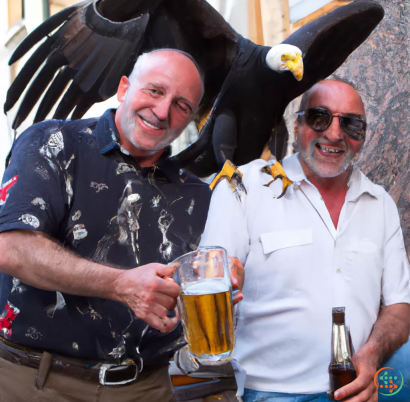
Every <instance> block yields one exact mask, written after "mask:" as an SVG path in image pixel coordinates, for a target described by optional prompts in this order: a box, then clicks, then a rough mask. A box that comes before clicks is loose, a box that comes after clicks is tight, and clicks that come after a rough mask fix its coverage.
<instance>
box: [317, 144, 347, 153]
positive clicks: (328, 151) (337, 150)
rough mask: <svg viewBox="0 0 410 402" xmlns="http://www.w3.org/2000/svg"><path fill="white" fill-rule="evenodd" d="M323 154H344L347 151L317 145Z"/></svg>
mask: <svg viewBox="0 0 410 402" xmlns="http://www.w3.org/2000/svg"><path fill="white" fill-rule="evenodd" d="M316 146H317V147H318V148H319V149H320V150H321V151H322V152H323V153H325V154H339V155H340V154H344V153H345V151H344V150H343V149H338V148H333V147H327V146H325V145H321V144H317V145H316Z"/></svg>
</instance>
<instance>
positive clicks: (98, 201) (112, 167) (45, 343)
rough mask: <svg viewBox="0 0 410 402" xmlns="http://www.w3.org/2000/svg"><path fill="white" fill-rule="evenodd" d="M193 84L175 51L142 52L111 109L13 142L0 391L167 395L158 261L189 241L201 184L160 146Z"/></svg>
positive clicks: (118, 398)
mask: <svg viewBox="0 0 410 402" xmlns="http://www.w3.org/2000/svg"><path fill="white" fill-rule="evenodd" d="M202 92H203V83H202V79H201V75H200V72H199V71H198V68H197V66H196V63H195V62H194V60H193V59H192V58H191V57H190V56H189V55H187V54H185V53H183V52H180V51H176V50H161V51H155V52H152V53H149V54H145V55H143V56H141V57H140V58H139V59H138V61H137V63H136V65H135V68H134V71H133V72H132V74H131V75H130V77H129V78H127V77H122V79H121V83H120V85H119V88H118V93H117V97H118V100H119V101H120V103H121V104H120V106H119V107H118V109H117V110H107V111H106V112H105V114H104V115H103V116H101V117H100V118H98V119H88V120H79V121H56V120H49V121H46V122H42V123H39V124H36V125H34V126H32V127H31V128H29V129H28V130H27V131H26V132H24V133H23V134H22V135H21V136H20V137H19V138H18V140H17V141H16V142H15V144H14V146H13V149H12V151H11V162H10V164H9V166H8V168H7V170H6V173H5V176H4V178H3V185H2V189H1V192H0V195H1V203H0V271H1V272H2V273H1V291H0V313H2V314H1V315H0V400H1V401H2V402H8V401H10V402H16V401H31V400H39V401H40V400H41V401H52V402H59V401H96V400H99V401H115V402H123V401H124V402H125V401H139V402H140V401H147V402H148V401H149V402H155V401H158V402H167V401H170V400H173V393H172V387H171V384H170V380H169V376H168V363H169V359H170V357H171V356H172V355H173V353H174V351H175V349H176V347H177V343H178V341H179V340H180V336H181V327H180V325H178V326H177V325H176V324H177V322H178V317H176V316H175V314H172V313H171V312H170V311H172V310H173V309H174V307H175V304H176V300H177V296H178V294H179V287H178V285H177V284H175V283H174V282H173V281H172V280H169V278H170V277H171V275H172V274H173V271H174V267H172V266H168V265H167V264H168V263H170V262H172V261H173V260H174V259H175V258H177V257H178V256H180V255H182V254H184V253H186V252H189V251H192V250H194V249H196V247H197V244H198V239H199V237H200V235H201V233H202V231H203V228H204V225H205V220H206V214H207V211H208V204H209V200H210V192H209V189H208V186H207V185H205V184H203V183H202V182H201V181H200V180H199V179H197V178H196V177H194V176H192V175H191V174H188V173H187V172H185V171H182V170H180V167H179V166H178V165H177V164H176V163H175V162H173V161H171V160H170V159H169V156H170V147H169V145H170V144H171V142H172V141H173V140H175V139H176V138H177V137H178V136H179V135H181V133H182V131H183V130H184V128H185V127H186V126H187V124H188V123H189V122H190V121H191V119H192V117H193V116H194V113H195V111H196V109H197V107H198V105H199V102H200V100H201V96H202ZM137 267H138V268H137Z"/></svg>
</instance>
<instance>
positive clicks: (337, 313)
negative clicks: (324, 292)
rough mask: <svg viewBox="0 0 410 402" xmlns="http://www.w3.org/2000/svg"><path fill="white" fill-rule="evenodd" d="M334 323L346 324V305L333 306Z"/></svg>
mask: <svg viewBox="0 0 410 402" xmlns="http://www.w3.org/2000/svg"><path fill="white" fill-rule="evenodd" d="M332 314H333V323H334V324H339V325H341V324H344V323H345V308H344V307H333V308H332Z"/></svg>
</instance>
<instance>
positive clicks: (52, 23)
mask: <svg viewBox="0 0 410 402" xmlns="http://www.w3.org/2000/svg"><path fill="white" fill-rule="evenodd" d="M87 3H89V0H87V1H83V2H81V3H78V4H74V5H72V6H70V7H67V8H65V9H64V10H61V11H60V12H58V13H56V14H54V15H53V16H51V17H50V18H48V19H47V20H46V21H44V22H43V23H42V24H41V25H39V26H38V27H37V28H36V29H35V30H34V31H33V32H31V33H30V35H28V36H27V37H26V38H25V39H24V40H23V41H22V42H21V43H20V45H19V46H18V47H17V48H16V50H15V51H14V53H13V54H12V56H11V58H10V60H9V66H11V65H12V64H13V63H15V62H16V61H17V60H19V59H21V58H22V57H23V56H24V55H25V54H26V53H27V52H28V51H29V50H30V49H31V48H32V47H33V46H34V45H36V44H37V43H38V42H40V41H41V40H42V39H44V38H45V37H46V36H47V35H48V34H49V33H50V32H52V31H54V29H56V28H58V27H59V26H60V25H61V24H62V23H63V22H64V21H66V20H67V19H69V18H70V17H71V16H72V15H73V14H74V13H75V12H76V11H78V10H79V9H80V8H81V7H83V6H84V5H85V4H87Z"/></svg>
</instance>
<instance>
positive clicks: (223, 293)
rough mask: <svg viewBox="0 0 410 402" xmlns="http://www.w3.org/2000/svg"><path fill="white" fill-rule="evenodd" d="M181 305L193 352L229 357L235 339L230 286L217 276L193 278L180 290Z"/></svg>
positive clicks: (196, 354)
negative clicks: (198, 279)
mask: <svg viewBox="0 0 410 402" xmlns="http://www.w3.org/2000/svg"><path fill="white" fill-rule="evenodd" d="M180 309H181V312H182V322H183V324H184V329H185V336H186V338H187V341H188V343H189V345H190V346H189V349H190V353H191V354H193V355H194V356H195V357H197V358H199V359H201V358H205V359H207V358H210V359H211V360H213V358H215V359H217V360H218V361H221V360H227V359H229V358H230V356H231V354H232V351H233V348H234V343H235V341H234V330H233V311H232V301H231V292H230V288H229V286H228V285H226V284H225V283H223V281H221V280H220V279H217V278H214V279H204V280H202V281H198V282H194V283H192V284H190V285H189V286H187V288H186V289H185V290H184V291H183V292H182V293H181V295H180Z"/></svg>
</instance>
